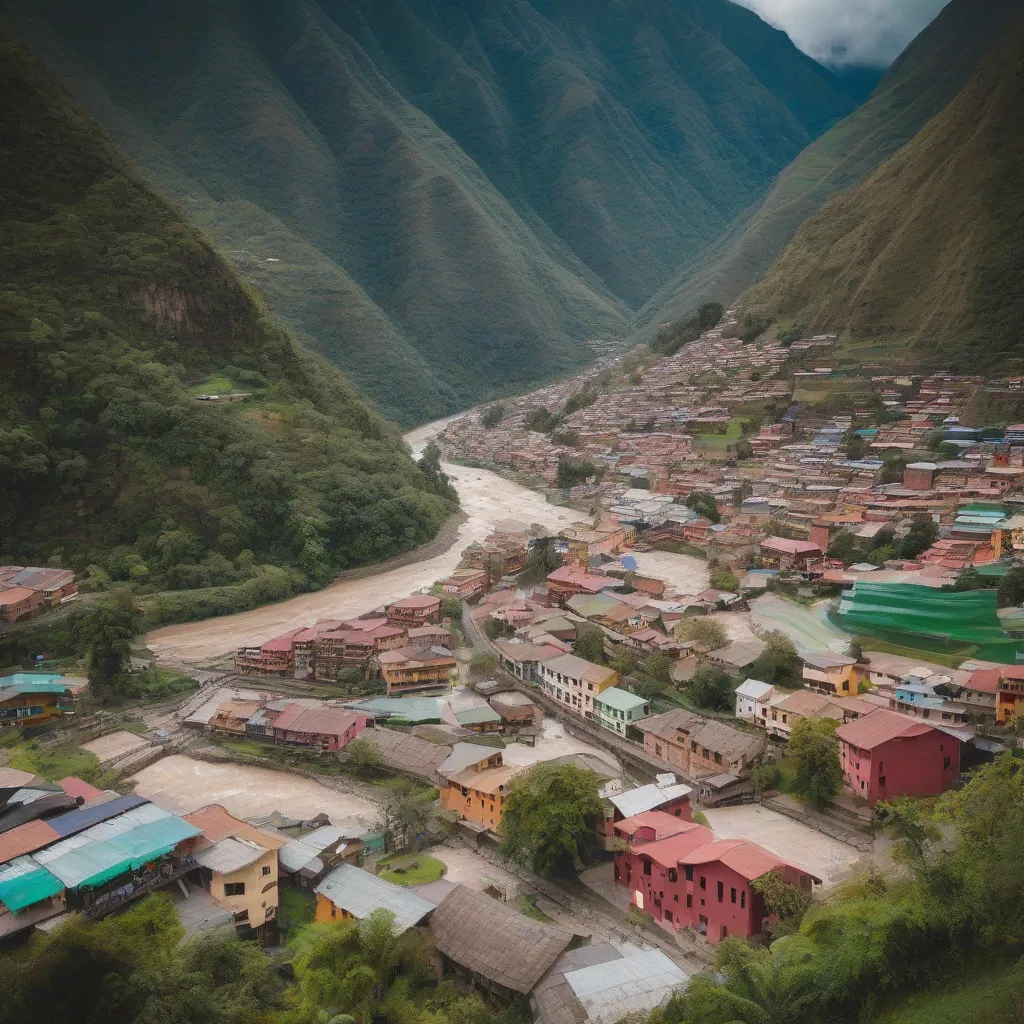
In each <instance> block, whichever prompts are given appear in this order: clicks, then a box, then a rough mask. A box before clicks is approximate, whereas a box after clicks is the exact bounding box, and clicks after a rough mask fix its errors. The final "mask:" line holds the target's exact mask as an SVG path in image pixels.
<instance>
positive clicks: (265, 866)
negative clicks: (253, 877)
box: [263, 864, 270, 875]
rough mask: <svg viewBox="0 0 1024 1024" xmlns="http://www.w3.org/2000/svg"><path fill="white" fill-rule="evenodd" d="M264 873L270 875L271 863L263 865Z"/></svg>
mask: <svg viewBox="0 0 1024 1024" xmlns="http://www.w3.org/2000/svg"><path fill="white" fill-rule="evenodd" d="M263 874H265V875H269V874H270V865H269V864H264V865H263Z"/></svg>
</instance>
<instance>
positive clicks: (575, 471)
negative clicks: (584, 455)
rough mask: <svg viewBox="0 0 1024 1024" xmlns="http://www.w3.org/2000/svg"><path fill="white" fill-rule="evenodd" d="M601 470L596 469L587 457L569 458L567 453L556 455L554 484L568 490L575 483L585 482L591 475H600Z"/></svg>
mask: <svg viewBox="0 0 1024 1024" xmlns="http://www.w3.org/2000/svg"><path fill="white" fill-rule="evenodd" d="M602 475H603V471H602V470H600V469H598V468H597V466H595V465H594V464H593V463H592V462H591V461H590V460H589V459H587V460H581V459H571V458H569V456H567V455H560V456H559V457H558V473H557V475H556V477H555V486H556V487H561V488H562V489H563V490H566V491H567V490H569V489H570V488H572V487H575V486H576V485H577V484H585V483H586V482H587V481H588V480H589V479H590V478H591V477H598V478H599V479H600V477H601V476H602Z"/></svg>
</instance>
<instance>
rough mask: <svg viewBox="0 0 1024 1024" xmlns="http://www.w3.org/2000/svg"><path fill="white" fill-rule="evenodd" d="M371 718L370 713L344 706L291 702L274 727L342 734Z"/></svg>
mask: <svg viewBox="0 0 1024 1024" xmlns="http://www.w3.org/2000/svg"><path fill="white" fill-rule="evenodd" d="M369 719H370V716H369V715H361V714H357V713H356V712H354V711H345V710H344V709H343V708H307V707H304V706H303V705H302V704H290V705H289V706H288V707H287V708H285V709H284V711H282V712H281V714H280V715H278V717H277V718H276V719H275V720H274V729H275V730H277V729H280V730H282V731H286V732H305V733H317V734H320V735H326V736H340V735H341V734H342V733H344V732H346V731H347V730H348V729H350V728H351V727H352V726H353V725H355V724H357V723H359V722H361V723H362V724H363V725H365V724H366V723H367V722H368V721H369Z"/></svg>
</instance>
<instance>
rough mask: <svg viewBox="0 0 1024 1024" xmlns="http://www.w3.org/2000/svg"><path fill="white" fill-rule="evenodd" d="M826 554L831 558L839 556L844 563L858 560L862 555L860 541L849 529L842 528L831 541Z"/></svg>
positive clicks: (847, 563)
mask: <svg viewBox="0 0 1024 1024" xmlns="http://www.w3.org/2000/svg"><path fill="white" fill-rule="evenodd" d="M825 554H826V555H827V556H828V557H829V558H837V559H838V560H839V561H840V562H842V563H843V564H844V565H849V564H850V563H851V562H858V561H860V559H861V557H862V552H861V547H860V541H859V540H858V539H857V538H856V537H855V536H854V535H853V534H852V533H851V532H850V531H849V530H840V531H839V532H838V533H837V534H836V535H835V536H834V537H833V538H832V540H831V541H830V542H829V545H828V550H827V551H826V552H825Z"/></svg>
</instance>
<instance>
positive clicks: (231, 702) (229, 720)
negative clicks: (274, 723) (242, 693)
mask: <svg viewBox="0 0 1024 1024" xmlns="http://www.w3.org/2000/svg"><path fill="white" fill-rule="evenodd" d="M262 708H263V702H262V701H260V700H246V699H244V698H229V699H228V700H222V701H221V702H220V703H219V704H218V705H217V710H216V711H214V713H213V714H212V715H211V716H210V720H209V726H210V729H211V730H212V731H213V732H215V733H219V734H221V735H224V736H246V735H251V732H250V730H249V720H250V719H251V718H252V717H253V715H255V714H257V713H258V712H259V711H261V710H262Z"/></svg>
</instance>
